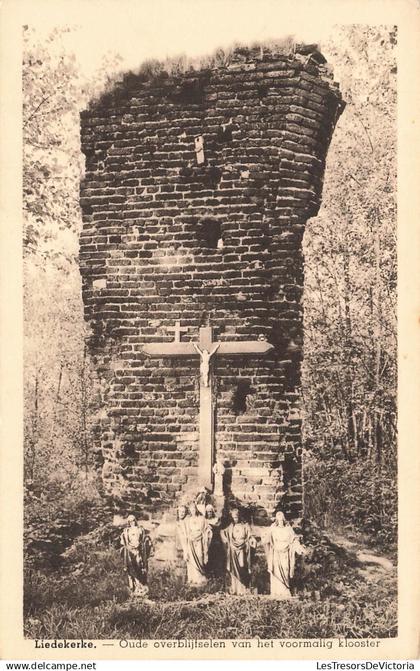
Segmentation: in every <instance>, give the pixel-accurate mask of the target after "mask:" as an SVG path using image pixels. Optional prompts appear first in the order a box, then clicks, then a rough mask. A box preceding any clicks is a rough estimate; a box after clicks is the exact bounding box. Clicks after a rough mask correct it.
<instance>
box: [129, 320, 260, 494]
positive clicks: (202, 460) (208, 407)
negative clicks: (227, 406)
mask: <svg viewBox="0 0 420 671" xmlns="http://www.w3.org/2000/svg"><path fill="white" fill-rule="evenodd" d="M170 330H172V331H174V340H173V342H153V343H147V344H145V345H143V346H142V350H143V352H144V353H145V354H147V355H148V356H150V357H155V358H167V357H175V358H176V357H196V356H197V354H198V355H199V356H200V358H201V366H200V372H201V374H200V415H199V437H200V448H199V459H198V480H199V485H201V486H204V487H206V488H207V489H208V490H210V491H212V480H213V462H214V402H213V384H212V382H213V372H212V363H213V360H214V358H216V357H219V356H246V355H256V354H257V355H258V354H260V355H264V354H267V353H268V352H270V351H271V350H272V349H273V345H270V343H268V342H267V341H266V340H236V341H235V340H231V341H226V340H225V341H214V340H213V329H212V327H211V326H203V327H201V328H200V335H199V342H198V343H195V342H182V341H181V333H182V331H185V330H186V329H185V328H181V325H180V322H177V323H176V325H175V327H170ZM203 352H205V353H206V354H204V356H203Z"/></svg>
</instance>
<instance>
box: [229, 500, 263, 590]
mask: <svg viewBox="0 0 420 671" xmlns="http://www.w3.org/2000/svg"><path fill="white" fill-rule="evenodd" d="M230 516H231V520H232V522H231V524H230V525H229V526H228V527H227V528H226V529H223V530H222V531H221V532H220V537H221V539H222V542H223V544H224V546H225V549H226V577H227V588H228V590H229V593H230V594H249V593H250V583H251V549H252V548H255V547H256V546H257V541H256V539H255V538H254V536H253V535H252V534H251V529H250V526H249V524H247V523H246V522H242V521H241V519H240V515H239V510H238V508H233V509H232V510H231V512H230Z"/></svg>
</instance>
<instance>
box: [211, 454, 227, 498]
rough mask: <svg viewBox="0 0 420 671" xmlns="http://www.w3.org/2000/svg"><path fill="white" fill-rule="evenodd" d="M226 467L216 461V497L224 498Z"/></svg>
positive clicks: (214, 471) (214, 472)
mask: <svg viewBox="0 0 420 671" xmlns="http://www.w3.org/2000/svg"><path fill="white" fill-rule="evenodd" d="M225 470H226V469H225V467H224V466H223V464H222V462H221V461H216V463H215V464H214V466H213V474H214V492H213V493H214V496H223V476H224V474H225Z"/></svg>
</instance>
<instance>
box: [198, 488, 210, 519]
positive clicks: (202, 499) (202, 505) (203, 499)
mask: <svg viewBox="0 0 420 671" xmlns="http://www.w3.org/2000/svg"><path fill="white" fill-rule="evenodd" d="M208 503H210V493H209V490H208V489H207V487H201V489H200V491H199V492H198V494H197V496H196V497H195V505H196V506H197V508H198V512H199V513H200V515H204V516H205V513H206V505H207V504H208Z"/></svg>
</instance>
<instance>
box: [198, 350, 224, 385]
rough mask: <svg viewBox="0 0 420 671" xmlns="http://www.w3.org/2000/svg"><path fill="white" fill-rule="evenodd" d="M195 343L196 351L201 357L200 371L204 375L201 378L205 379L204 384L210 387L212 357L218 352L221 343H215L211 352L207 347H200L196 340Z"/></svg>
mask: <svg viewBox="0 0 420 671" xmlns="http://www.w3.org/2000/svg"><path fill="white" fill-rule="evenodd" d="M193 345H194V347H195V350H196V352H197V353H198V354H199V356H200V357H201V363H200V373H201V376H202V378H201V379H202V381H203V384H204V386H205V387H208V386H209V375H210V359H211V358H212V356H213V354H216V352H217V350H218V349H219V347H220V343H218V344H217V345H215V346H214V347H213V349H212V351H211V352H208V351H207V350H206V349H200V348H199V346H198V345H197V344H196V343H195V342H193Z"/></svg>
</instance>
